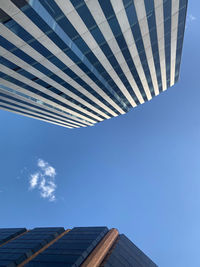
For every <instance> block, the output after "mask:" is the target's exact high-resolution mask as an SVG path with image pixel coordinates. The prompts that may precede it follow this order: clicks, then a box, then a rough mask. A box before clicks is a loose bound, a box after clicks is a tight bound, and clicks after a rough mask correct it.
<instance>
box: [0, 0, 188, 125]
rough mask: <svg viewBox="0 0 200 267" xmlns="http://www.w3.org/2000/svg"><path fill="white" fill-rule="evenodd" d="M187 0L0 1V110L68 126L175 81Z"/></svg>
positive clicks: (115, 110)
mask: <svg viewBox="0 0 200 267" xmlns="http://www.w3.org/2000/svg"><path fill="white" fill-rule="evenodd" d="M186 11H187V0H178V1H177V0H162V1H158V0H152V1H148V0H142V1H141V2H135V1H133V0H123V1H114V0H109V1H98V0H93V1H92V0H89V1H86V2H85V1H83V0H80V1H74V0H71V1H67V3H64V2H62V1H60V0H52V1H43V0H29V1H25V0H22V1H17V0H2V3H1V6H0V108H2V109H6V110H10V111H13V112H17V113H20V114H23V115H26V116H31V117H35V118H37V119H42V120H45V121H49V122H52V123H56V124H58V125H61V126H65V127H69V128H74V127H75V128H77V127H85V126H89V125H93V124H95V123H97V122H100V121H103V120H104V119H109V118H112V117H115V116H118V115H120V114H124V113H126V112H128V111H129V109H130V108H132V107H136V106H137V105H139V104H142V103H144V102H145V101H148V100H150V99H151V98H152V97H154V96H155V95H158V94H159V93H161V92H162V91H164V90H165V89H166V88H168V87H170V86H172V85H173V84H174V83H176V82H177V81H178V77H179V72H180V62H181V54H182V46H183V37H184V29H185V18H186Z"/></svg>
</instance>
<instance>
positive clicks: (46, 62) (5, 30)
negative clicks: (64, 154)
mask: <svg viewBox="0 0 200 267" xmlns="http://www.w3.org/2000/svg"><path fill="white" fill-rule="evenodd" d="M0 31H1V35H2V36H3V37H4V38H5V39H7V40H8V41H10V42H12V43H13V44H14V45H15V46H17V47H18V48H20V49H21V50H22V51H23V52H24V53H26V54H28V55H31V57H32V58H33V59H35V60H36V61H37V62H39V63H40V64H41V65H43V66H44V67H46V68H47V69H49V70H50V71H52V72H53V73H54V74H56V75H57V76H59V77H60V78H61V79H63V80H64V81H66V82H68V83H69V82H70V85H72V86H73V87H74V88H75V89H77V90H78V91H80V92H81V93H82V94H84V95H85V96H87V97H88V98H90V99H91V100H92V101H93V102H94V103H96V104H98V105H99V106H101V107H102V108H104V109H105V110H107V111H108V112H110V113H111V114H112V115H113V116H117V114H116V113H114V112H113V111H112V110H111V109H109V108H108V107H107V106H106V105H104V104H103V103H102V102H101V101H99V100H98V99H97V98H96V97H94V96H93V95H92V94H90V93H89V92H88V91H87V90H86V89H84V88H83V87H82V86H80V85H79V84H78V83H77V82H76V81H74V80H73V79H71V77H69V76H68V75H67V74H65V73H64V72H63V71H62V70H60V69H59V68H58V67H57V66H55V65H54V64H52V63H51V62H50V61H49V60H47V59H46V58H45V57H44V56H42V55H41V54H40V53H38V52H37V51H36V50H35V49H33V48H32V47H31V46H30V45H28V44H27V43H26V42H24V41H23V40H22V39H20V38H19V37H18V36H16V35H15V34H14V33H13V32H12V31H10V30H9V29H8V28H7V27H5V26H4V25H3V24H0ZM18 43H21V45H20V46H18ZM41 75H42V76H41ZM41 75H40V77H41V78H43V77H44V78H45V77H46V75H45V74H43V73H42V74H41ZM52 82H53V83H54V84H57V85H58V83H56V82H55V81H54V80H51V85H52ZM55 86H56V85H55ZM59 87H60V89H59V90H61V91H62V92H63V93H65V94H66V95H68V96H70V97H71V98H73V99H76V100H77V101H78V102H80V103H82V104H83V105H85V106H87V107H89V108H90V109H92V110H94V111H95V112H97V113H99V114H100V115H102V116H104V117H105V118H107V119H109V118H110V116H108V115H107V114H105V113H103V112H102V111H101V110H99V109H98V108H95V107H94V106H93V105H91V104H90V103H88V102H87V101H85V100H83V99H82V98H81V97H79V96H78V95H76V94H74V93H73V92H71V91H70V90H68V89H66V88H65V87H63V86H62V88H61V86H60V84H59Z"/></svg>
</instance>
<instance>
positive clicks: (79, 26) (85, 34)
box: [55, 0, 136, 107]
mask: <svg viewBox="0 0 200 267" xmlns="http://www.w3.org/2000/svg"><path fill="white" fill-rule="evenodd" d="M55 2H56V3H57V5H58V6H59V7H60V9H61V10H62V11H63V13H64V14H65V16H66V17H67V18H68V20H69V21H70V22H71V24H72V25H73V26H74V28H75V29H76V31H77V32H78V33H79V35H80V36H81V38H82V39H83V40H84V41H85V42H86V44H87V45H88V47H89V48H90V49H91V51H92V52H93V53H94V55H95V56H96V57H97V58H98V60H99V62H100V63H101V64H102V66H103V67H104V68H105V70H106V71H107V72H108V74H109V75H110V76H111V78H112V79H113V81H114V82H115V83H116V84H117V86H118V87H119V89H120V90H121V92H122V93H123V95H124V96H125V97H126V98H127V99H128V101H129V102H130V103H131V105H132V106H133V107H135V106H136V103H135V101H134V99H133V98H132V97H131V95H130V93H129V92H128V90H127V89H126V87H125V86H124V84H123V83H122V81H121V80H120V79H119V77H118V75H117V73H116V72H115V70H114V69H113V67H112V65H111V64H110V62H109V61H108V59H107V57H106V56H105V55H104V53H103V51H102V50H101V48H100V47H99V45H98V44H97V42H96V40H95V39H94V38H93V36H92V34H91V33H90V31H89V30H88V28H87V26H86V25H85V23H84V21H83V20H82V19H81V17H80V16H79V14H78V13H77V11H76V10H75V9H74V10H73V11H71V13H68V10H67V9H66V6H65V4H64V3H63V1H62V0H55ZM93 2H95V5H96V9H99V8H100V6H99V3H98V2H97V1H95V0H93ZM102 13H103V12H102ZM102 16H103V14H102ZM94 19H95V17H94ZM105 20H106V19H105ZM113 72H114V73H113Z"/></svg>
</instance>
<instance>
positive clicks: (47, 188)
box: [29, 159, 56, 201]
mask: <svg viewBox="0 0 200 267" xmlns="http://www.w3.org/2000/svg"><path fill="white" fill-rule="evenodd" d="M37 166H38V171H37V172H36V173H34V174H31V176H30V179H29V185H30V189H35V188H38V190H39V192H40V196H41V197H43V198H47V199H48V200H49V201H55V200H56V196H55V190H56V183H55V176H56V170H55V168H54V167H52V166H51V165H49V163H48V162H45V161H44V160H43V159H38V162H37Z"/></svg>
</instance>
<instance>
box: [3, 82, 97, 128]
mask: <svg viewBox="0 0 200 267" xmlns="http://www.w3.org/2000/svg"><path fill="white" fill-rule="evenodd" d="M0 84H2V85H4V86H7V87H9V88H13V89H14V90H16V91H18V92H21V93H23V94H25V95H28V96H30V97H34V98H36V99H38V100H41V101H42V102H44V103H47V104H50V105H53V106H55V107H58V108H59V109H61V110H64V111H65V112H67V113H69V114H72V117H73V119H74V120H77V121H80V122H81V119H80V118H82V119H83V120H87V121H89V122H90V123H93V124H94V123H96V121H93V120H91V119H89V118H86V117H84V116H83V115H81V114H77V115H76V114H74V113H75V112H73V111H71V110H70V109H68V108H65V107H63V106H61V105H58V104H57V103H55V102H53V101H51V100H48V99H46V98H44V97H42V96H40V95H37V94H35V93H32V92H30V91H28V90H27V89H24V88H22V87H20V86H18V85H16V84H14V83H12V82H9V81H7V80H4V79H2V78H0ZM73 115H74V116H73ZM87 121H86V122H85V123H86V124H88V123H87Z"/></svg>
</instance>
